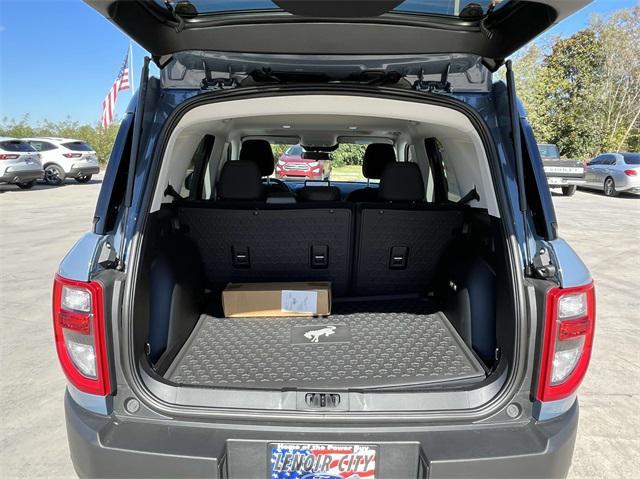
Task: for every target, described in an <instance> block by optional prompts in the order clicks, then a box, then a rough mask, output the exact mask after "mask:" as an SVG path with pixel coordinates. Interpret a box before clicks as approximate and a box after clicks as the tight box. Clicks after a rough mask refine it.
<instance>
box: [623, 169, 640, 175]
mask: <svg viewBox="0 0 640 479" xmlns="http://www.w3.org/2000/svg"><path fill="white" fill-rule="evenodd" d="M624 174H625V175H627V176H638V172H637V171H636V170H624Z"/></svg>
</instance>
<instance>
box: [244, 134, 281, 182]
mask: <svg viewBox="0 0 640 479" xmlns="http://www.w3.org/2000/svg"><path fill="white" fill-rule="evenodd" d="M238 159H239V160H240V161H251V162H253V163H255V164H256V165H258V169H259V170H260V176H271V174H272V173H273V169H274V168H275V164H274V161H273V151H272V150H271V145H270V144H269V142H268V141H267V140H247V141H245V142H244V143H242V147H241V148H240V157H239V158H238Z"/></svg>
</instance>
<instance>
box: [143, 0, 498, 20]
mask: <svg viewBox="0 0 640 479" xmlns="http://www.w3.org/2000/svg"><path fill="white" fill-rule="evenodd" d="M155 2H156V3H157V4H158V5H160V6H161V7H162V8H164V4H165V2H164V0H155ZM171 3H172V4H173V6H174V7H175V5H176V4H177V3H178V2H177V1H176V0H173V1H172V2H171ZM492 3H495V4H496V8H500V7H502V6H503V5H504V4H506V3H507V0H504V1H502V0H498V2H495V1H494V0H407V1H405V2H402V3H401V4H400V5H398V6H397V7H396V8H394V9H393V11H395V12H401V13H419V14H427V15H448V16H459V15H460V13H461V12H463V11H464V10H465V8H467V7H469V6H471V7H470V8H475V9H478V8H481V9H482V13H483V14H485V13H486V12H487V10H488V8H489V6H490V5H491V4H492ZM191 4H193V6H195V7H196V10H197V11H198V13H203V14H207V13H224V12H234V11H236V12H237V11H259V10H280V7H278V6H277V5H276V4H275V3H274V2H272V1H269V0H232V1H227V2H220V1H216V0H191ZM468 10H470V9H468Z"/></svg>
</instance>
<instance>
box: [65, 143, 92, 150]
mask: <svg viewBox="0 0 640 479" xmlns="http://www.w3.org/2000/svg"><path fill="white" fill-rule="evenodd" d="M62 146H64V147H65V148H68V149H69V150H72V151H93V148H91V146H90V145H88V144H87V143H84V142H82V141H70V142H68V143H63V144H62Z"/></svg>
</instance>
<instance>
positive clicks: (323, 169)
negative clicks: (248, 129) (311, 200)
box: [271, 142, 379, 183]
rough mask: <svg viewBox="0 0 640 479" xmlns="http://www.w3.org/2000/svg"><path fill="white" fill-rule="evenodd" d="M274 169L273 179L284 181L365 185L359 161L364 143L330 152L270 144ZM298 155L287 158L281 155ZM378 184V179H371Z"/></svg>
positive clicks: (343, 145) (348, 145)
mask: <svg viewBox="0 0 640 479" xmlns="http://www.w3.org/2000/svg"><path fill="white" fill-rule="evenodd" d="M271 148H272V150H273V154H274V156H275V161H276V166H275V170H274V173H273V175H272V176H273V177H275V178H277V179H280V180H283V181H304V180H329V181H346V182H359V183H366V182H367V178H365V177H364V176H363V174H362V160H363V158H364V152H365V150H366V149H367V143H366V142H362V143H346V142H345V143H340V144H339V145H338V148H337V149H336V150H334V151H332V152H329V153H325V152H313V151H305V149H304V148H303V147H302V146H300V145H283V144H277V143H272V144H271ZM285 154H286V155H289V156H300V157H301V159H297V158H293V159H292V158H286V157H284V155H285ZM369 182H370V183H378V182H379V180H370V181H369Z"/></svg>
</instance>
